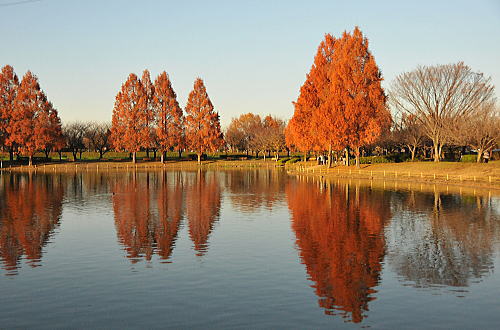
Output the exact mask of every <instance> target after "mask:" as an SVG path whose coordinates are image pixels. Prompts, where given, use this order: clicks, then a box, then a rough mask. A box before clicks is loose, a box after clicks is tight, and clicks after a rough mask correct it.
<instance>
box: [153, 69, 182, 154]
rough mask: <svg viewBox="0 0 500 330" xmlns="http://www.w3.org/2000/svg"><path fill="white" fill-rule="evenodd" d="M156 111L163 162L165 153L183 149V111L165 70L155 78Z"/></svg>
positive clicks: (157, 134)
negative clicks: (173, 149)
mask: <svg viewBox="0 0 500 330" xmlns="http://www.w3.org/2000/svg"><path fill="white" fill-rule="evenodd" d="M154 86H155V96H154V100H153V101H154V102H153V104H154V106H153V107H154V113H155V114H156V136H157V140H158V144H159V150H160V151H161V162H162V163H163V161H164V157H165V153H166V152H167V151H169V150H170V149H172V148H177V149H178V150H182V142H183V141H182V140H183V119H184V118H183V113H182V109H181V107H180V106H179V103H178V102H177V95H176V94H175V92H174V89H173V88H172V84H171V83H170V79H169V77H168V75H167V73H166V72H165V71H163V72H162V73H161V74H160V75H159V76H158V77H157V78H156V80H155V85H154Z"/></svg>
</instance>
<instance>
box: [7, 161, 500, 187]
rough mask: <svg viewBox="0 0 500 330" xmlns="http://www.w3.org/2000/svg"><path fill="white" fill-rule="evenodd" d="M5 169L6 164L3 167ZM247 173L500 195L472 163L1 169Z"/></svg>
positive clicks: (496, 182)
mask: <svg viewBox="0 0 500 330" xmlns="http://www.w3.org/2000/svg"><path fill="white" fill-rule="evenodd" d="M4 165H5V164H4ZM199 168H201V169H212V170H213V169H224V170H228V169H249V168H283V169H285V170H286V171H287V174H288V175H292V176H297V175H299V176H312V177H319V178H344V179H362V180H368V181H371V180H376V181H385V182H394V181H397V182H403V183H405V182H406V183H408V182H410V183H421V184H438V185H452V186H461V187H469V188H478V189H479V188H481V189H484V188H486V189H493V190H498V191H500V162H499V161H496V162H492V163H489V164H475V163H465V164H464V163H445V162H443V163H437V164H436V163H431V162H415V163H385V164H363V165H361V167H360V168H359V169H358V168H356V167H355V166H349V167H346V166H335V167H332V168H329V169H328V168H326V167H325V166H322V165H316V163H315V162H312V161H309V162H306V163H304V162H298V163H294V164H285V165H283V164H281V163H277V162H275V161H272V160H266V161H264V160H263V159H256V160H206V161H202V162H201V164H198V162H197V161H192V160H181V161H179V160H168V161H166V162H165V163H163V164H162V163H160V162H159V161H146V162H138V163H135V164H134V163H132V162H128V161H83V162H53V163H51V162H50V163H42V164H36V165H33V166H31V167H30V166H28V165H14V166H11V165H10V166H9V167H3V168H1V169H0V171H1V172H43V173H47V172H55V173H58V172H70V171H71V172H73V171H91V170H92V171H132V170H141V171H142V170H162V169H181V170H183V169H186V170H193V169H199Z"/></svg>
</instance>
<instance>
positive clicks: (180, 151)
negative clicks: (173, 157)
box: [178, 150, 182, 159]
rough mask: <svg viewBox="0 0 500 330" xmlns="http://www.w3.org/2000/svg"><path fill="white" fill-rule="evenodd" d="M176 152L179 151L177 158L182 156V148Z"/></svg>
mask: <svg viewBox="0 0 500 330" xmlns="http://www.w3.org/2000/svg"><path fill="white" fill-rule="evenodd" d="M178 153H179V159H181V158H182V150H179V151H178Z"/></svg>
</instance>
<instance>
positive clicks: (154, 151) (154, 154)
mask: <svg viewBox="0 0 500 330" xmlns="http://www.w3.org/2000/svg"><path fill="white" fill-rule="evenodd" d="M153 159H154V160H156V149H153Z"/></svg>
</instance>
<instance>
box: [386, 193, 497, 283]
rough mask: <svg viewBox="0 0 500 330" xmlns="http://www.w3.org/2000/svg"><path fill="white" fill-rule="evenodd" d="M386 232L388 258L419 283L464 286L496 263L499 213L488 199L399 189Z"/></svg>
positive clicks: (403, 274)
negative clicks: (496, 213) (393, 212)
mask: <svg viewBox="0 0 500 330" xmlns="http://www.w3.org/2000/svg"><path fill="white" fill-rule="evenodd" d="M395 196H396V197H395V198H396V199H399V201H398V202H396V203H394V205H396V206H397V208H398V209H397V210H396V209H395V211H396V215H395V216H394V218H393V221H392V223H391V226H390V227H389V229H388V231H387V233H388V235H387V237H388V258H387V259H388V260H389V263H390V264H391V265H392V267H393V269H394V270H395V271H396V272H397V273H398V274H399V275H400V276H402V278H403V279H404V280H406V281H411V282H413V283H414V285H416V286H419V287H420V286H423V287H425V286H431V285H446V286H454V287H465V286H468V285H469V281H470V279H471V278H476V279H479V278H481V277H483V276H484V275H485V274H488V273H489V272H490V271H491V269H492V267H493V252H494V246H493V244H494V239H495V237H498V235H499V228H500V226H499V222H498V215H495V214H493V213H492V212H493V210H492V209H491V208H490V207H488V199H487V198H486V197H479V196H478V197H461V196H459V195H445V194H440V193H435V194H429V193H419V192H414V191H412V192H407V193H398V194H397V195H395Z"/></svg>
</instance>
